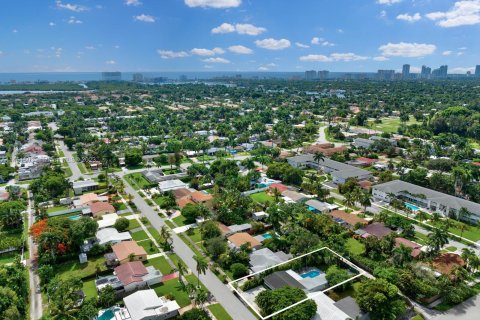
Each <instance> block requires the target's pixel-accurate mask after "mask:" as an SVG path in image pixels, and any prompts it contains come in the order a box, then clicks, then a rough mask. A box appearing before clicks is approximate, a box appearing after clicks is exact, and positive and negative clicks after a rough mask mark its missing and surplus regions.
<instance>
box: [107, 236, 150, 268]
mask: <svg viewBox="0 0 480 320" xmlns="http://www.w3.org/2000/svg"><path fill="white" fill-rule="evenodd" d="M112 251H113V253H114V254H115V256H116V260H118V261H119V263H120V264H124V263H127V262H129V261H137V260H138V261H145V260H147V252H146V251H145V249H144V248H143V247H141V246H139V245H138V244H137V243H136V242H135V241H122V242H119V243H116V244H115V245H113V246H112Z"/></svg>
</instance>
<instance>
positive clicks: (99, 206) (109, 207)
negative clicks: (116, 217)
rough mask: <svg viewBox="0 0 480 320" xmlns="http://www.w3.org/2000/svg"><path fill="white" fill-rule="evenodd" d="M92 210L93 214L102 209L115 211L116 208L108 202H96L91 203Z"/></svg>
mask: <svg viewBox="0 0 480 320" xmlns="http://www.w3.org/2000/svg"><path fill="white" fill-rule="evenodd" d="M90 211H91V212H92V214H93V215H95V214H96V213H98V212H101V211H107V212H112V213H113V212H115V208H114V207H113V206H112V205H111V204H110V203H108V202H100V201H98V202H94V203H92V204H91V205H90Z"/></svg>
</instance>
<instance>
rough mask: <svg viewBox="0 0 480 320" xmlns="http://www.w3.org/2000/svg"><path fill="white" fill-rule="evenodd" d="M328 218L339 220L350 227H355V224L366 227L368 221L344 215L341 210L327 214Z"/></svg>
mask: <svg viewBox="0 0 480 320" xmlns="http://www.w3.org/2000/svg"><path fill="white" fill-rule="evenodd" d="M328 214H329V215H330V216H332V217H334V218H339V219H342V220H343V221H345V222H346V223H348V224H349V225H351V226H354V225H356V224H357V223H361V224H363V225H367V224H368V221H367V220H365V219H362V218H359V217H357V216H356V215H354V214H350V213H346V212H345V211H343V210H333V211H331V212H329V213H328Z"/></svg>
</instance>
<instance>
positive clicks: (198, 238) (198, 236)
mask: <svg viewBox="0 0 480 320" xmlns="http://www.w3.org/2000/svg"><path fill="white" fill-rule="evenodd" d="M185 234H186V235H188V236H189V237H190V239H192V240H193V242H195V243H199V242H201V241H202V235H201V234H200V228H194V229H193V234H192V235H189V234H188V232H186V233H185Z"/></svg>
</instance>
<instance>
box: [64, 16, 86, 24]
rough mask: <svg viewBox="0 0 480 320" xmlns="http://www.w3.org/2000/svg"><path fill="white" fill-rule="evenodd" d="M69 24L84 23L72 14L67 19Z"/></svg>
mask: <svg viewBox="0 0 480 320" xmlns="http://www.w3.org/2000/svg"><path fill="white" fill-rule="evenodd" d="M67 22H68V24H82V23H83V22H82V20H78V19H77V18H75V17H74V16H71V17H70V18H69V19H68V20H67Z"/></svg>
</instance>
